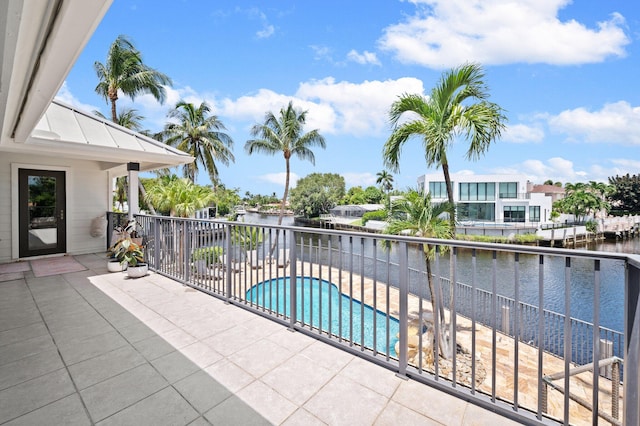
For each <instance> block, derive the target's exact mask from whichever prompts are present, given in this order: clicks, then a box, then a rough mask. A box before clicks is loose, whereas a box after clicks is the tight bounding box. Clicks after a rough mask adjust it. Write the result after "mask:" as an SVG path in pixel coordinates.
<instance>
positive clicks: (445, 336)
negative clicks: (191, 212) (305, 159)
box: [137, 216, 640, 424]
mask: <svg viewBox="0 0 640 426" xmlns="http://www.w3.org/2000/svg"><path fill="white" fill-rule="evenodd" d="M137 220H138V222H139V223H140V224H141V225H142V229H144V232H145V234H146V235H145V241H146V253H147V260H148V262H149V265H150V268H151V269H152V270H155V271H156V272H157V273H160V274H164V275H166V276H169V277H171V278H173V279H175V280H177V281H179V282H182V283H184V284H185V285H188V286H191V287H194V288H197V289H199V290H201V291H203V292H206V293H208V294H211V295H213V296H215V297H218V298H222V299H224V300H225V301H227V302H228V303H232V304H235V305H238V306H241V307H243V308H245V309H248V310H250V311H252V312H255V313H256V314H259V315H263V316H267V317H269V318H271V319H273V320H274V321H277V322H280V323H281V324H283V325H285V326H287V327H289V328H291V329H292V330H297V331H300V332H303V333H306V334H310V335H313V336H315V337H316V338H318V339H321V340H324V341H326V342H328V343H329V344H332V345H334V346H337V347H340V348H342V349H344V350H346V351H349V352H351V353H354V354H357V355H358V356H361V357H363V358H366V359H368V360H370V361H373V362H375V363H378V364H380V365H383V366H385V367H386V368H389V369H392V370H394V371H396V372H397V374H398V375H400V376H405V377H409V378H411V379H413V380H417V381H420V382H422V383H425V384H428V385H430V386H433V387H435V388H437V389H439V390H441V391H443V392H447V393H450V394H453V395H455V396H457V397H459V398H462V399H464V400H467V401H471V402H474V403H476V404H478V405H480V406H483V407H485V408H489V409H491V410H492V411H496V412H499V413H501V414H502V415H503V416H505V417H507V418H511V419H514V420H516V421H519V422H523V423H528V424H554V423H565V424H567V423H571V424H598V423H599V422H604V420H603V418H606V419H607V422H606V423H607V424H609V423H610V422H612V421H613V422H614V424H615V422H620V424H622V422H623V421H624V424H639V423H638V422H639V421H640V411H639V408H638V407H639V406H640V404H639V401H638V399H639V396H638V395H639V391H640V380H639V378H640V377H639V374H638V366H639V365H640V364H639V361H640V357H639V353H640V328H639V325H640V316H639V315H638V301H639V300H640V291H639V289H640V261H639V260H638V258H637V257H635V256H631V255H623V254H615V253H602V252H588V251H577V250H564V249H553V248H540V247H524V246H515V245H500V244H484V243H482V244H481V243H470V242H463V241H449V240H446V241H445V240H434V239H422V238H412V237H401V236H391V235H379V234H364V233H353V232H341V231H333V230H326V229H311V228H300V227H283V226H263V225H256V224H246V223H239V222H226V221H213V220H193V219H178V218H168V217H158V216H138V217H137ZM427 248H428V249H432V251H433V256H431V257H430V258H429V261H428V262H427V261H425V257H424V256H423V253H424V250H425V249H427ZM427 272H430V274H431V276H432V277H433V279H432V280H431V283H429V280H428V279H427V277H428V274H427ZM450 282H455V283H456V285H455V286H450V285H449V283H450ZM430 288H431V289H432V290H430ZM622 294H623V296H622ZM612 295H613V296H612ZM616 295H618V296H616ZM612 297H614V299H615V297H619V298H620V304H618V305H616V303H617V302H616V301H615V300H614V301H613V302H612V301H611V298H612ZM612 304H613V309H612V308H611V306H612ZM565 313H569V315H565ZM574 313H576V314H577V315H578V316H579V317H581V319H578V318H572V316H573V314H574ZM611 321H613V322H614V323H615V324H618V325H619V327H617V326H616V327H609V326H608V324H609V322H611ZM616 329H624V330H619V331H617V330H616ZM621 331H623V333H622V332H621ZM602 359H610V360H612V361H601V360H602ZM617 360H623V362H624V367H623V368H624V371H623V372H621V373H620V375H621V377H622V379H621V382H622V383H621V382H619V381H617V380H615V378H616V377H617V376H615V375H614V376H613V377H612V376H611V374H610V372H609V373H607V369H606V368H605V367H603V368H598V367H596V368H595V369H594V368H593V367H592V366H593V365H596V366H599V365H600V366H608V365H611V363H615V365H618V364H619V363H618V361H617ZM616 368H618V367H616ZM617 371H618V370H616V374H617ZM551 373H552V375H551V376H546V375H548V374H551ZM558 377H560V379H559V378H558ZM612 378H613V380H612ZM622 386H624V389H623V392H619V389H620V388H621V387H622ZM612 389H615V390H616V392H614V391H612ZM618 394H620V395H622V396H620V397H618V396H617V395H618ZM585 395H586V397H585ZM618 408H620V412H618Z"/></svg>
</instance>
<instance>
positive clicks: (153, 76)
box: [93, 35, 172, 122]
mask: <svg viewBox="0 0 640 426" xmlns="http://www.w3.org/2000/svg"><path fill="white" fill-rule="evenodd" d="M93 66H94V69H95V71H96V74H97V76H98V80H99V81H98V85H97V86H96V93H98V94H99V95H101V96H102V97H104V98H105V99H106V100H107V101H108V102H111V117H112V120H113V121H114V122H117V121H118V120H117V114H116V101H117V100H118V92H122V94H124V95H125V96H129V97H130V98H131V99H134V98H135V97H136V96H138V95H141V94H145V93H150V94H151V95H152V96H153V97H154V98H155V99H156V100H157V101H158V102H160V103H163V102H164V98H165V96H166V92H165V89H164V87H163V86H171V84H172V83H171V79H170V78H169V77H167V76H166V75H165V74H163V73H161V72H159V71H157V70H155V69H153V68H151V67H149V66H147V65H145V64H144V63H143V62H142V54H141V53H140V51H139V50H138V49H136V48H135V47H134V45H133V43H132V42H131V41H130V40H129V39H128V38H127V37H126V36H124V35H119V36H118V37H117V38H116V40H115V41H114V42H113V43H112V44H111V47H110V48H109V52H108V53H107V58H106V60H105V63H104V64H103V63H101V62H99V61H96V62H95V63H94V65H93Z"/></svg>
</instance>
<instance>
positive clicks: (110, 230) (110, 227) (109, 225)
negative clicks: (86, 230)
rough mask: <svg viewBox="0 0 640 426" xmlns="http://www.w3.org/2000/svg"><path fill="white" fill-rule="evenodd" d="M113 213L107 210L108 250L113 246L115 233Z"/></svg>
mask: <svg viewBox="0 0 640 426" xmlns="http://www.w3.org/2000/svg"><path fill="white" fill-rule="evenodd" d="M113 228H114V226H113V214H112V213H111V212H107V250H109V247H111V243H112V241H111V236H112V235H113Z"/></svg>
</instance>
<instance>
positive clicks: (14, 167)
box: [11, 163, 73, 259]
mask: <svg viewBox="0 0 640 426" xmlns="http://www.w3.org/2000/svg"><path fill="white" fill-rule="evenodd" d="M19 169H32V170H42V171H47V170H49V171H56V172H65V188H64V191H65V196H66V197H65V198H66V206H65V216H66V221H65V228H64V232H65V234H66V236H67V246H66V251H65V253H68V252H69V223H70V222H71V221H73V215H72V214H71V212H70V209H69V206H71V205H73V202H72V200H71V196H72V194H73V193H72V192H71V191H70V182H71V167H65V166H53V165H43V164H29V163H11V230H12V231H11V257H12V258H13V259H20V232H19V226H20V211H19V207H20V206H19V202H20V196H19V194H20V191H19V188H18V184H19V177H18V170H19ZM63 254H64V253H63ZM59 255H60V253H56V254H53V255H43V256H30V257H25V258H24V259H37V258H38V257H44V256H59Z"/></svg>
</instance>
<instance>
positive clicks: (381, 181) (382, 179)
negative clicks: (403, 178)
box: [376, 170, 393, 209]
mask: <svg viewBox="0 0 640 426" xmlns="http://www.w3.org/2000/svg"><path fill="white" fill-rule="evenodd" d="M376 176H377V177H378V178H377V179H376V183H377V184H378V185H380V188H381V189H382V190H383V191H384V193H385V194H386V195H387V208H389V209H390V208H391V201H390V198H389V191H391V190H392V189H393V175H392V174H391V173H389V172H388V171H386V170H383V171H381V172H378V173H377V174H376Z"/></svg>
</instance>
